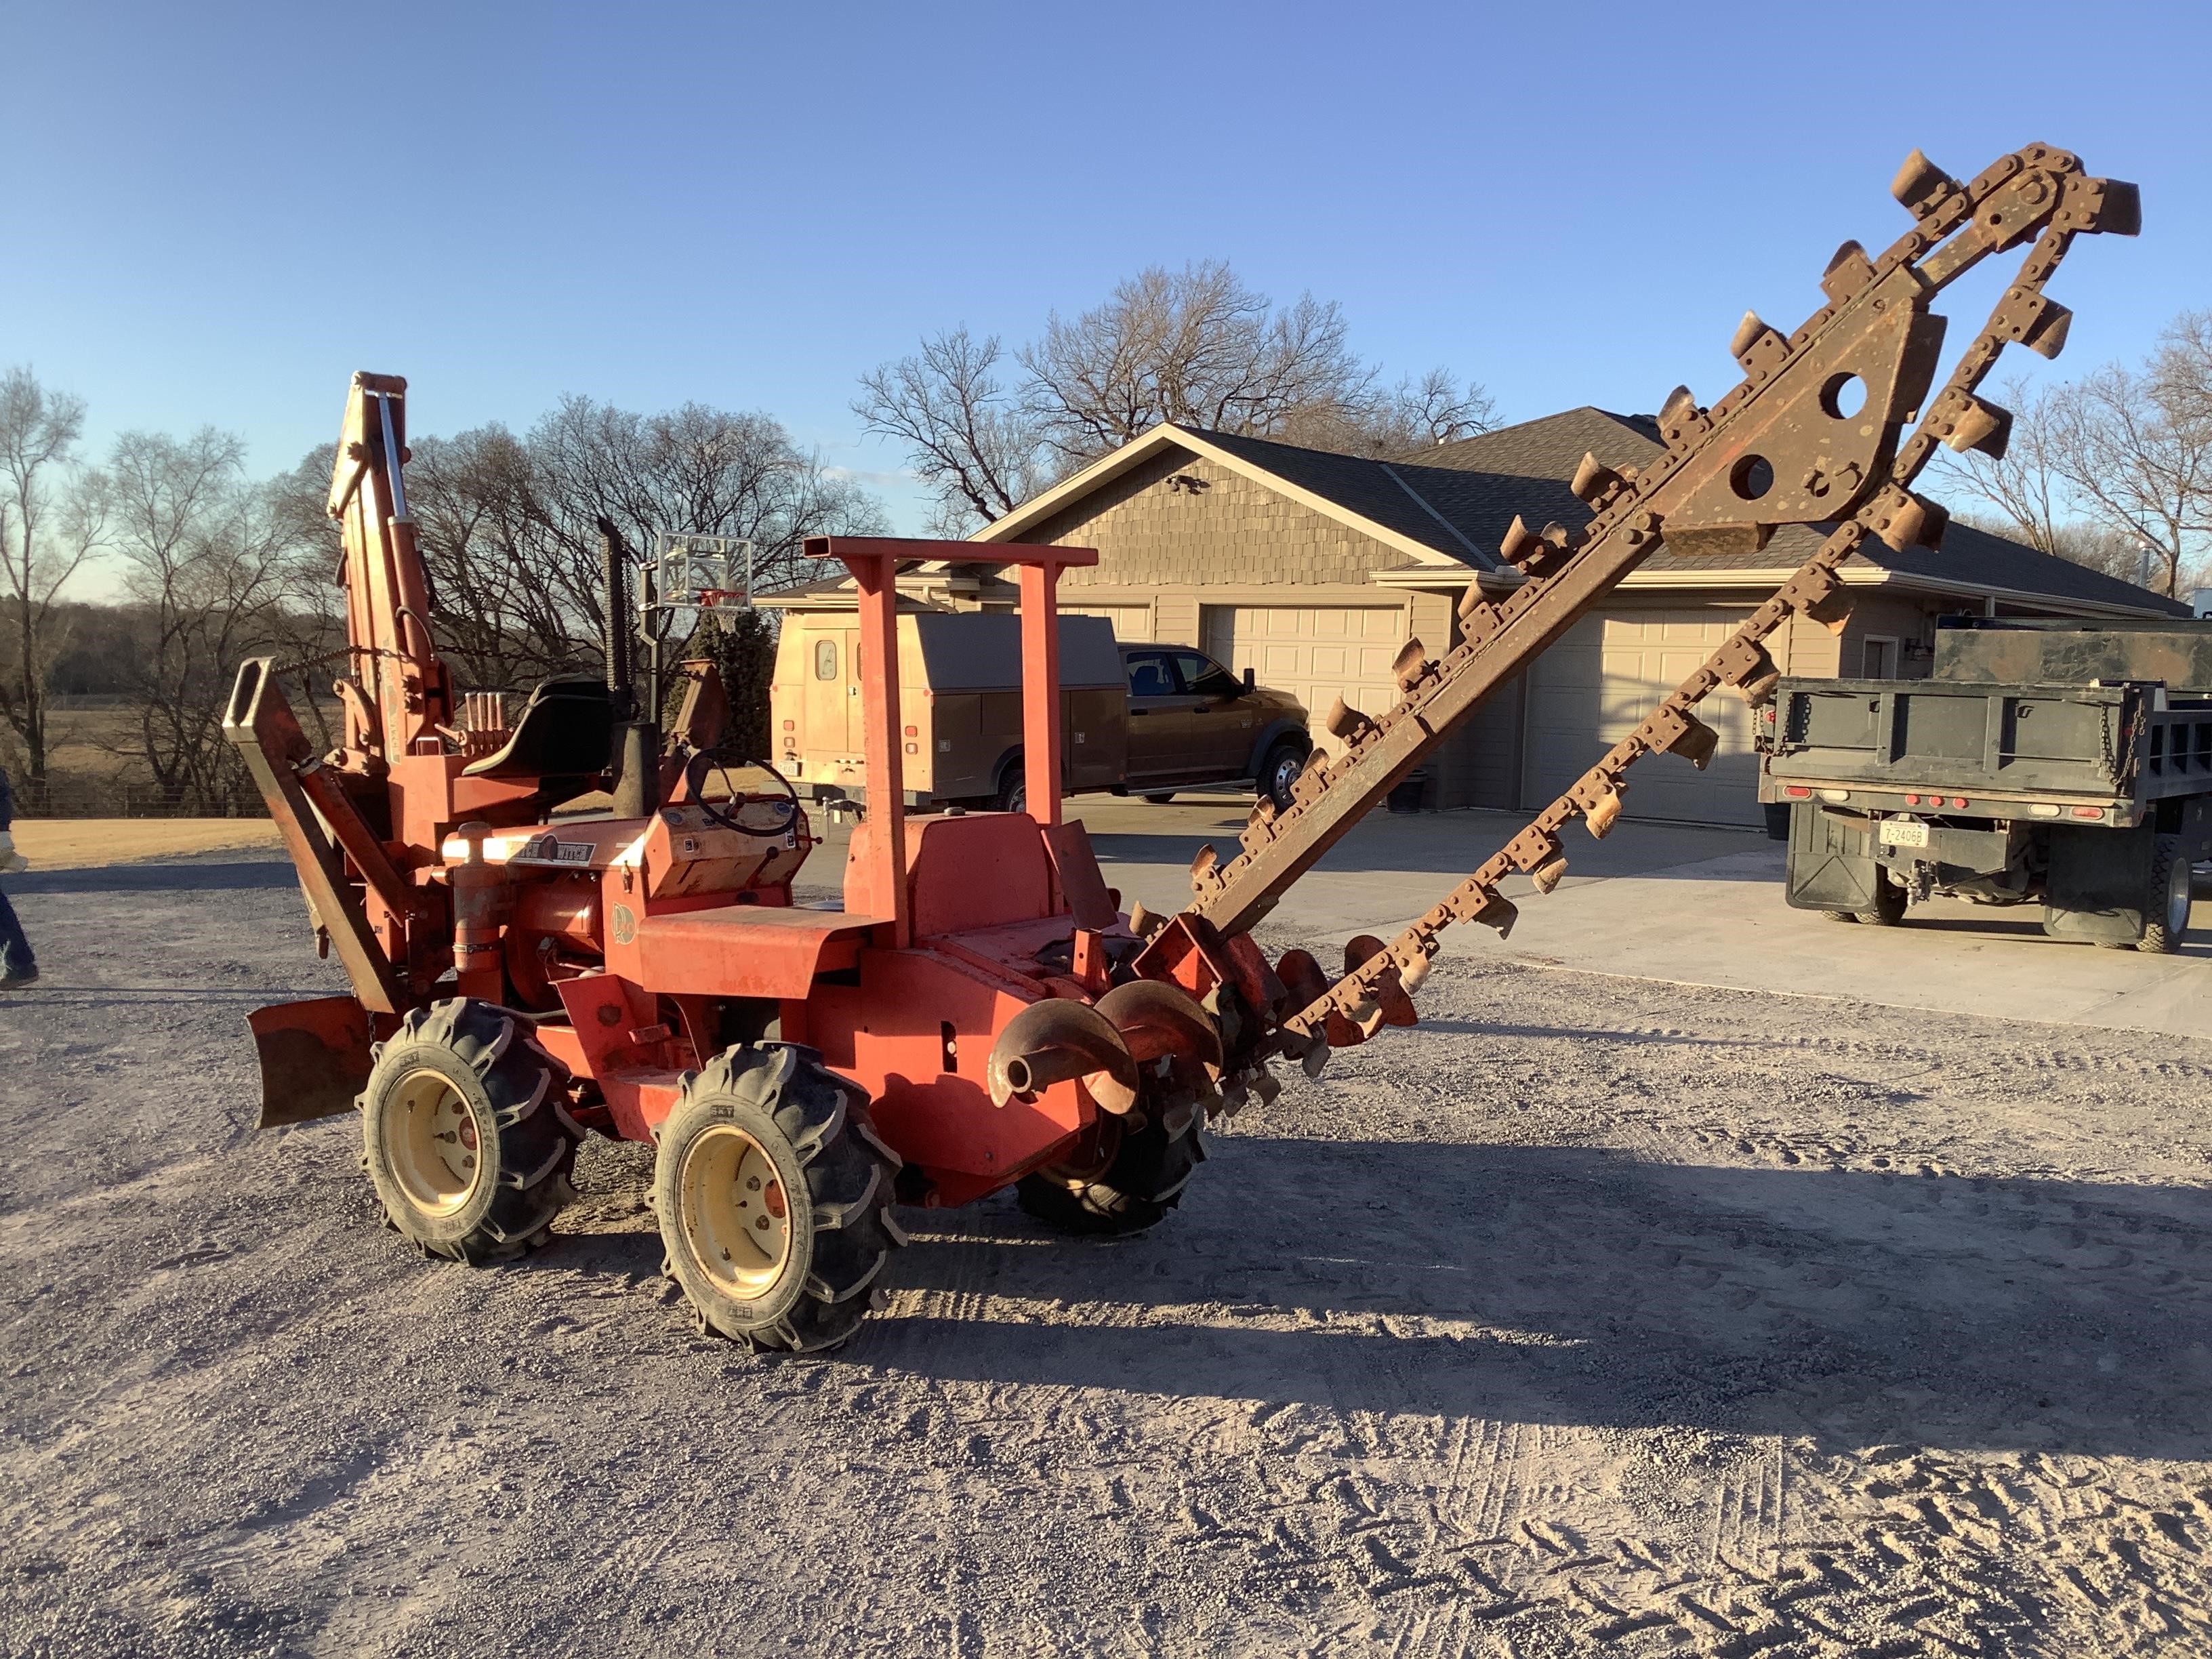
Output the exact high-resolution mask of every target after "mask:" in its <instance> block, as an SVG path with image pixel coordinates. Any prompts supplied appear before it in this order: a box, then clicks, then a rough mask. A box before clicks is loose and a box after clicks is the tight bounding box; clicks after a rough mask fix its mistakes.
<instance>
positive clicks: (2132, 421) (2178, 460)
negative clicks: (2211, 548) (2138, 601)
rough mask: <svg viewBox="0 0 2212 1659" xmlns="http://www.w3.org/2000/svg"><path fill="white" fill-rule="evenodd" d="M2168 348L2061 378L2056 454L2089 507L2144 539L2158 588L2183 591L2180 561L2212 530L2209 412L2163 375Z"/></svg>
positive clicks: (2211, 419) (2063, 471)
mask: <svg viewBox="0 0 2212 1659" xmlns="http://www.w3.org/2000/svg"><path fill="white" fill-rule="evenodd" d="M2171 350H2172V346H2171V344H2170V343H2169V345H2168V347H2167V348H2166V349H2164V350H2162V351H2161V353H2160V356H2159V357H2157V358H2154V359H2153V361H2152V362H2151V364H2150V365H2149V367H2148V368H2147V369H2146V370H2145V371H2144V372H2142V373H2140V374H2138V373H2135V372H2132V371H2130V370H2129V369H2126V368H2122V367H2121V366H2120V365H2118V364H2117V363H2114V364H2108V365H2107V366H2106V367H2105V368H2100V369H2099V370H2097V371H2096V372H2095V373H2093V374H2090V375H2088V376H2087V378H2085V379H2083V380H2079V381H2077V382H2075V384H2074V385H2073V386H2069V387H2067V388H2065V390H2064V391H2063V393H2062V394H2060V396H2059V398H2058V399H2057V449H2056V454H2057V468H2058V471H2059V472H2060V474H2061V476H2063V477H2064V479H2065V481H2066V483H2067V485H2068V487H2069V489H2071V490H2072V491H2073V492H2074V494H2075V495H2076V497H2078V499H2079V500H2080V501H2081V502H2082V503H2083V505H2084V506H2086V507H2087V508H2088V509H2089V512H2090V513H2091V514H2092V515H2093V517H2095V518H2096V519H2098V520H2101V521H2102V522H2103V523H2105V524H2107V525H2110V526H2113V527H2115V528H2117V529H2120V530H2123V531H2125V532H2129V533H2130V534H2132V535H2134V536H2136V537H2139V538H2142V541H2143V542H2144V543H2146V544H2148V545H2149V547H2150V548H2151V549H2152V550H2154V552H2155V553H2156V554H2157V556H2158V557H2157V562H2158V566H2159V568H2160V572H2161V580H2160V587H2161V589H2162V591H2163V592H2166V594H2167V595H2168V596H2169V597H2173V598H2179V596H2180V592H2181V570H2182V565H2183V562H2185V560H2188V559H2190V558H2191V557H2193V556H2198V555H2200V554H2201V552H2202V550H2203V543H2204V538H2207V537H2208V536H2212V417H2208V416H2207V415H2206V414H2204V413H2200V412H2198V411H2197V410H2194V409H2192V407H2191V403H2190V401H2189V398H2188V395H2187V390H2186V382H2185V381H2183V382H2179V384H2177V382H2176V381H2175V380H2172V379H2169V378H2167V377H2166V376H2162V375H2161V373H2160V364H2161V362H2164V361H2165V360H2166V357H2167V356H2168V355H2169V353H2170V352H2171Z"/></svg>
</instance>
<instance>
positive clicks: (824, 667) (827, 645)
mask: <svg viewBox="0 0 2212 1659" xmlns="http://www.w3.org/2000/svg"><path fill="white" fill-rule="evenodd" d="M814 678H816V679H817V680H834V679H836V678H837V641H835V640H817V641H814Z"/></svg>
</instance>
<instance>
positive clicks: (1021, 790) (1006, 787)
mask: <svg viewBox="0 0 2212 1659" xmlns="http://www.w3.org/2000/svg"><path fill="white" fill-rule="evenodd" d="M999 810H1000V811H1001V812H1026V811H1029V810H1030V785H1029V779H1028V777H1027V775H1025V774H1024V772H1023V770H1022V769H1021V766H1020V764H1019V763H1016V765H1015V767H1014V769H1013V770H1012V771H1011V772H1009V773H1007V774H1006V781H1005V782H1004V783H1002V784H1000V786H999Z"/></svg>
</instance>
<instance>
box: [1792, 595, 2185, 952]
mask: <svg viewBox="0 0 2212 1659" xmlns="http://www.w3.org/2000/svg"><path fill="white" fill-rule="evenodd" d="M2000 675H2003V676H2007V677H2012V676H2017V677H2018V678H1997V677H1998V676H2000ZM2167 675H2171V676H2172V677H2174V679H2175V681H2176V682H2178V683H2176V684H2169V683H2168V681H2167V680H2166V678H2163V677H2164V676H2167ZM2064 676H2078V677H2079V678H2062V677H2064ZM1760 743H1761V748H1762V750H1764V754H1765V759H1764V762H1763V764H1762V768H1761V780H1760V796H1761V799H1764V800H1766V801H1768V802H1771V803H1785V804H1787V805H1789V807H1790V861H1789V862H1790V874H1789V899H1790V903H1792V904H1793V905H1796V906H1798V907H1800V908H1808V909H1820V910H1826V911H1829V912H1830V913H1832V914H1836V915H1847V916H1856V917H1857V919H1859V920H1861V921H1869V920H1872V921H1879V922H1887V921H1894V920H1896V919H1897V918H1898V917H1899V916H1901V915H1902V914H1903V912H1904V910H1905V907H1906V906H1907V905H1908V904H1910V903H1912V902H1920V901H1923V900H1925V899H1926V898H1928V897H1929V896H1933V895H1934V894H1936V893H1939V892H1940V893H1946V894H1951V895H1954V896H1961V897H1965V898H1968V899H1973V900H1978V901H1980V902H1987V903H2000V904H2003V903H2025V902H2031V901H2034V900H2041V901H2042V902H2043V904H2044V908H2045V921H2044V926H2045V930H2046V931H2047V932H2049V933H2052V934H2054V935H2056V936H2058V937H2062V938H2079V939H2091V940H2093V941H2095V942H2098V943H2101V944H2110V945H2127V944H2144V945H2148V948H2151V949H2160V950H2162V949H2169V948H2172V946H2173V945H2178V944H2179V937H2180V934H2181V933H2182V932H2184V931H2185V929H2186V927H2187V923H2188V918H2187V895H2188V885H2189V876H2188V869H2189V865H2190V863H2191V861H2193V860H2200V859H2203V858H2206V857H2208V856H2212V627H2205V626H2203V625H2200V624H2193V623H2180V622H2176V623H2170V624H2168V623H2159V624H2156V625H2152V626H2145V627H2134V626H2129V625H2127V624H2118V625H2112V624H2102V623H2100V624H2087V623H2024V622H2021V623H2015V622H2012V621H2009V620H2006V621H1996V620H1993V619H1987V618H1972V619H1960V620H1958V621H1956V622H1951V621H1948V620H1947V622H1946V623H1944V624H1943V625H1942V626H1939V628H1938V629H1937V630H1936V661H1935V665H1934V671H1933V673H1932V675H1931V677H1930V678H1927V679H1924V680H1813V679H1785V680H1784V681H1783V682H1782V683H1781V684H1780V685H1779V686H1778V688H1777V693H1776V697H1775V701H1774V702H1773V703H1772V705H1771V707H1770V708H1769V709H1768V710H1767V711H1765V716H1764V720H1763V730H1762V734H1761V739H1760Z"/></svg>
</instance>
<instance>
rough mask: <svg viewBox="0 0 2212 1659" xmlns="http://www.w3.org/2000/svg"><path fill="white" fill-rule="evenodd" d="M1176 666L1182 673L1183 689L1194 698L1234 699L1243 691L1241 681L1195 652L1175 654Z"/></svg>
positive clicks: (1214, 662) (1209, 658)
mask: <svg viewBox="0 0 2212 1659" xmlns="http://www.w3.org/2000/svg"><path fill="white" fill-rule="evenodd" d="M1176 667H1177V668H1179V669H1181V670H1182V684H1183V689H1184V690H1186V691H1188V692H1189V693H1190V695H1191V696H1194V697H1234V696H1241V695H1242V694H1243V690H1244V683H1243V681H1242V680H1240V679H1238V678H1237V677H1236V676H1235V675H1234V674H1231V672H1230V671H1228V670H1227V669H1225V668H1224V667H1223V666H1222V665H1220V664H1219V663H1218V662H1216V661H1214V660H1213V659H1212V658H1211V657H1206V656H1201V655H1200V654H1199V653H1197V652H1195V651H1178V652H1176Z"/></svg>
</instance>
